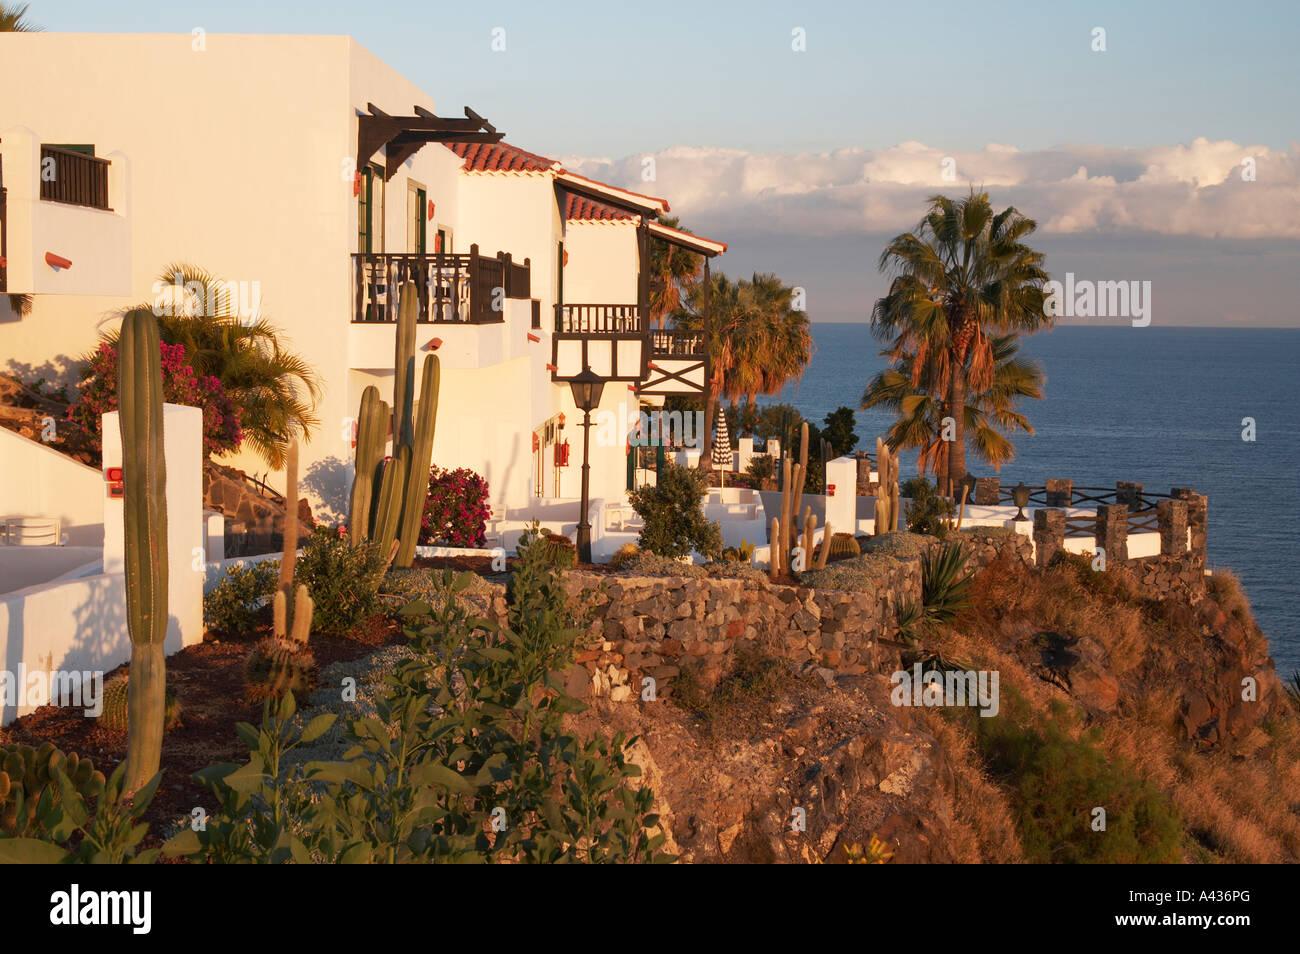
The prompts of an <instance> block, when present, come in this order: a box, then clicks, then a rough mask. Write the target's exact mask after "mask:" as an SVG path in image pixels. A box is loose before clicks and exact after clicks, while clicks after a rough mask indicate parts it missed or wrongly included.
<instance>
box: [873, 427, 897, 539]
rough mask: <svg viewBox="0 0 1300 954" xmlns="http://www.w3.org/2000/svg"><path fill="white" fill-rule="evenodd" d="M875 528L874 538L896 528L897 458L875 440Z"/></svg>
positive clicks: (880, 442)
mask: <svg viewBox="0 0 1300 954" xmlns="http://www.w3.org/2000/svg"><path fill="white" fill-rule="evenodd" d="M875 523H876V526H875V531H874V534H873V535H874V536H880V535H881V534H882V533H893V532H894V530H895V529H896V528H897V527H898V457H897V456H896V455H895V454H894V452H893V451H892V450H890V449H889V445H888V444H886V443H885V442H884V441H883V440H881V439H880V438H879V437H877V438H876V520H875Z"/></svg>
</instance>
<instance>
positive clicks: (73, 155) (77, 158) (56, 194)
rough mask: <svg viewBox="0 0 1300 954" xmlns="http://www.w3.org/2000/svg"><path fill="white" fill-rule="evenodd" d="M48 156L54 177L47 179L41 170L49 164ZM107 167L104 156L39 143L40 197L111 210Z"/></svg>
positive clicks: (51, 200) (107, 162)
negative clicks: (88, 154) (51, 163)
mask: <svg viewBox="0 0 1300 954" xmlns="http://www.w3.org/2000/svg"><path fill="white" fill-rule="evenodd" d="M51 160H52V161H53V166H52V168H53V170H54V177H53V178H51V179H49V180H47V179H46V177H45V175H44V172H45V169H47V168H51V166H50V161H51ZM108 167H109V161H108V160H107V159H100V158H98V157H97V156H87V155H86V154H84V153H80V152H73V151H72V150H69V149H60V148H58V147H57V146H41V173H42V174H41V198H42V199H44V200H46V201H48V202H66V203H68V204H69V205H83V206H86V207H87V208H91V209H103V210H105V211H111V210H110V209H109V207H108Z"/></svg>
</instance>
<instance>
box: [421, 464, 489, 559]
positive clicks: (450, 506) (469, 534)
mask: <svg viewBox="0 0 1300 954" xmlns="http://www.w3.org/2000/svg"><path fill="white" fill-rule="evenodd" d="M491 519H492V503H491V497H490V496H489V492H488V482H487V481H486V480H485V479H484V478H482V477H480V476H479V475H478V474H476V473H474V471H472V470H470V469H469V468H468V467H458V468H456V469H455V470H445V469H443V468H441V467H438V466H437V465H434V466H433V467H430V468H429V493H428V496H427V497H426V498H425V501H424V516H423V519H422V520H421V523H420V542H421V543H426V544H427V543H448V544H450V545H451V546H454V547H478V546H482V545H483V543H484V540H485V539H486V534H487V522H488V521H489V520H491Z"/></svg>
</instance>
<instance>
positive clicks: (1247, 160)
mask: <svg viewBox="0 0 1300 954" xmlns="http://www.w3.org/2000/svg"><path fill="white" fill-rule="evenodd" d="M647 158H651V159H653V169H652V171H653V179H648V178H646V175H645V173H646V171H648V169H649V164H648V163H647ZM562 161H563V162H564V164H565V166H566V167H567V168H570V169H572V170H574V171H576V172H579V173H581V174H582V175H587V176H592V177H594V178H598V179H602V180H604V181H606V182H611V183H615V184H618V185H621V186H624V187H627V188H631V189H635V190H637V191H640V192H650V193H654V194H657V195H663V196H667V197H668V198H669V200H670V202H671V203H672V207H673V212H674V213H675V214H677V213H680V214H681V215H682V217H683V222H684V224H685V225H686V226H687V227H688V228H698V224H699V223H707V227H708V228H709V229H712V230H715V231H718V232H719V237H724V238H725V235H723V234H722V233H724V232H725V231H726V230H731V229H735V230H743V231H744V232H747V233H749V234H762V233H769V234H784V235H791V236H794V235H799V236H810V237H811V236H832V235H853V234H875V233H894V232H899V231H903V230H906V229H909V228H912V227H913V226H914V225H915V224H916V222H917V219H918V218H919V217H920V213H921V211H922V210H923V209H924V204H925V199H926V198H927V197H928V196H930V195H932V194H934V193H935V192H944V193H946V194H948V195H958V194H961V193H963V192H965V191H966V190H967V188H968V187H969V186H971V185H974V186H976V187H977V188H979V187H982V188H985V189H987V190H988V191H989V193H990V197H991V198H992V200H993V203H994V206H995V207H999V208H1000V207H1003V206H1006V205H1014V206H1016V207H1017V208H1019V209H1020V210H1021V211H1022V212H1023V213H1025V214H1026V215H1028V216H1030V217H1031V218H1034V219H1036V220H1037V221H1038V226H1039V234H1040V235H1096V236H1114V235H1126V234H1127V235H1139V234H1157V235H1167V236H1186V237H1196V238H1213V239H1261V238H1285V239H1296V238H1300V146H1298V145H1297V144H1295V143H1293V144H1292V146H1291V149H1290V150H1289V151H1287V152H1281V151H1278V150H1270V149H1267V148H1265V147H1262V146H1249V145H1241V144H1238V143H1235V142H1231V141H1227V140H1223V141H1217V142H1212V141H1210V140H1208V139H1204V138H1200V139H1196V140H1195V141H1193V142H1192V143H1191V144H1190V145H1183V144H1179V145H1172V146H1157V147H1151V148H1144V149H1137V148H1110V147H1099V146H1061V147H1057V148H1053V149H1045V150H1033V151H1023V150H1020V149H1017V148H1015V147H1013V146H1004V145H997V144H990V145H987V146H985V147H984V149H982V150H980V151H978V152H945V151H944V150H940V149H935V148H932V147H930V146H927V145H925V144H923V143H919V142H903V143H899V144H898V145H896V146H892V147H890V148H887V149H875V150H871V149H856V148H848V149H838V150H835V151H834V152H827V153H802V154H797V155H781V154H778V153H753V152H746V151H743V150H736V149H719V148H707V147H692V146H675V147H672V148H669V149H664V150H661V151H659V152H656V153H650V154H646V155H637V156H629V157H626V158H623V159H617V160H614V159H599V158H590V157H572V156H569V157H563V160H562ZM946 176H947V177H946Z"/></svg>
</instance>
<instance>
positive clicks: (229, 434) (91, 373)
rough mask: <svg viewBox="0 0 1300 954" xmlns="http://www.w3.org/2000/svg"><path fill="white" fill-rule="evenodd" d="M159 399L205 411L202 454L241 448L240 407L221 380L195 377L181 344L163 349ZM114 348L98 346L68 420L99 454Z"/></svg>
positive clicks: (112, 405)
mask: <svg viewBox="0 0 1300 954" xmlns="http://www.w3.org/2000/svg"><path fill="white" fill-rule="evenodd" d="M161 357H162V379H163V400H164V401H167V402H168V403H170V404H186V405H189V406H190V407H197V408H201V409H202V411H203V453H204V454H205V455H206V456H211V455H213V454H224V453H228V452H232V451H237V450H239V445H240V443H241V442H242V441H243V439H244V432H243V429H242V427H241V426H240V420H239V408H237V407H236V406H235V403H234V402H233V401H232V400H231V399H230V396H229V395H228V394H226V389H225V387H224V386H223V385H222V383H221V381H219V380H218V379H217V378H214V377H210V376H202V377H201V376H199V375H197V374H195V373H194V369H193V368H191V367H190V366H189V364H187V363H186V361H185V346H184V345H169V344H163V345H162V356H161ZM117 367H118V360H117V348H115V347H114V346H113V345H111V344H109V343H108V342H107V341H105V342H104V343H102V344H101V345H100V346H99V350H98V351H96V352H95V356H94V357H93V358H92V359H91V361H90V366H89V367H88V368H87V376H86V378H85V380H83V381H82V382H81V383H80V384H79V385H78V387H79V388H80V389H81V396H80V397H79V398H77V400H76V401H75V402H74V403H73V404H72V406H71V407H69V408H68V420H70V421H72V422H74V423H76V424H78V425H80V426H81V428H82V429H83V430H85V432H86V433H87V434H89V435H90V438H91V441H92V442H93V443H94V447H95V450H96V451H100V452H101V453H102V451H103V448H102V441H103V436H102V434H101V433H100V432H101V428H102V416H103V415H104V414H106V413H107V412H109V411H116V410H117Z"/></svg>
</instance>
